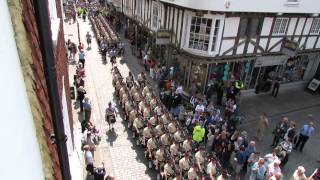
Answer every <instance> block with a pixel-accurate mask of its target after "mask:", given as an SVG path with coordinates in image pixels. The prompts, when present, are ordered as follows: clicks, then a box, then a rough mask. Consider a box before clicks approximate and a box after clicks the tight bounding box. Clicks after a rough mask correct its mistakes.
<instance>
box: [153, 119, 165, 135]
mask: <svg viewBox="0 0 320 180" xmlns="http://www.w3.org/2000/svg"><path fill="white" fill-rule="evenodd" d="M155 133H156V136H157V137H159V136H161V135H162V134H163V133H164V125H163V123H161V122H160V123H159V124H158V125H157V126H156V128H155Z"/></svg>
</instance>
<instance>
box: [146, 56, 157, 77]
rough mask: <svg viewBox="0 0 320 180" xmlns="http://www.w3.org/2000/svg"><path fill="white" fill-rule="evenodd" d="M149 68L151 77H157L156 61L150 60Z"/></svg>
mask: <svg viewBox="0 0 320 180" xmlns="http://www.w3.org/2000/svg"><path fill="white" fill-rule="evenodd" d="M148 64H149V69H150V77H151V79H155V67H156V62H155V61H154V60H149V62H148Z"/></svg>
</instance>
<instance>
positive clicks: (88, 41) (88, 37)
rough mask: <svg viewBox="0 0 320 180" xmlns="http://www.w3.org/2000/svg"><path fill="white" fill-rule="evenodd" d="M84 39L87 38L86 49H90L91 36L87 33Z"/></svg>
mask: <svg viewBox="0 0 320 180" xmlns="http://www.w3.org/2000/svg"><path fill="white" fill-rule="evenodd" d="M86 38H87V44H88V49H91V34H90V33H89V31H88V32H87V34H86Z"/></svg>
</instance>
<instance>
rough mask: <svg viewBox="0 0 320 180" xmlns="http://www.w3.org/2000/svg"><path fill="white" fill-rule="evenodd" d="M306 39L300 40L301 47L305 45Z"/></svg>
mask: <svg viewBox="0 0 320 180" xmlns="http://www.w3.org/2000/svg"><path fill="white" fill-rule="evenodd" d="M305 40H306V38H305V37H303V38H301V41H300V44H299V47H301V46H303V45H304V41H305Z"/></svg>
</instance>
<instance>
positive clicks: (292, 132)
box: [284, 121, 296, 140]
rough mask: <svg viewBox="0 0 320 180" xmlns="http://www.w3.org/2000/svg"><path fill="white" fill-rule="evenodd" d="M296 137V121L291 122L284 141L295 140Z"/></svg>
mask: <svg viewBox="0 0 320 180" xmlns="http://www.w3.org/2000/svg"><path fill="white" fill-rule="evenodd" d="M295 136H296V123H295V122H294V121H291V122H290V127H289V128H288V130H287V132H286V134H285V135H284V139H285V140H287V139H291V140H294V139H295Z"/></svg>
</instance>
